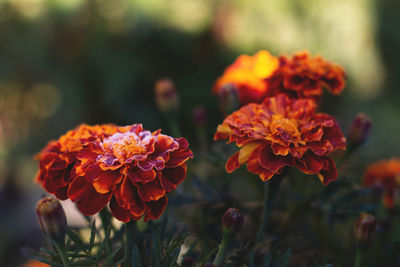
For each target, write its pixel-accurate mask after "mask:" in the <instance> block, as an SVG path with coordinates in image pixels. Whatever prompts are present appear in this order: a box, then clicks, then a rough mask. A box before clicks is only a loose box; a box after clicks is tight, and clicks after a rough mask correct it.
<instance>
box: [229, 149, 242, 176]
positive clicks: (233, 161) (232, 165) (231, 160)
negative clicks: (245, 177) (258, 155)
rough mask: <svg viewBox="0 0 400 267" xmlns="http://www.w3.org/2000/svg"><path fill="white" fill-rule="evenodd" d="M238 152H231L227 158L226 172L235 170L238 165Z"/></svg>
mask: <svg viewBox="0 0 400 267" xmlns="http://www.w3.org/2000/svg"><path fill="white" fill-rule="evenodd" d="M239 152H240V151H239ZM239 152H236V153H235V154H233V156H232V157H230V158H229V159H228V161H227V162H226V164H225V170H226V172H227V173H231V172H233V171H234V170H236V169H237V168H239V167H240V163H239Z"/></svg>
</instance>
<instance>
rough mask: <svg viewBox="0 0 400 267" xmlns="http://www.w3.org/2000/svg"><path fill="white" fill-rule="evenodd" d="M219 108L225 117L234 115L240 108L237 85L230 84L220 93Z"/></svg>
mask: <svg viewBox="0 0 400 267" xmlns="http://www.w3.org/2000/svg"><path fill="white" fill-rule="evenodd" d="M218 98H219V108H220V109H221V110H222V112H223V113H224V114H225V115H228V114H230V113H232V112H233V111H235V110H237V109H238V108H239V107H240V102H239V90H238V88H237V87H236V85H234V84H231V83H228V84H225V85H224V86H222V87H221V89H220V90H219V91H218Z"/></svg>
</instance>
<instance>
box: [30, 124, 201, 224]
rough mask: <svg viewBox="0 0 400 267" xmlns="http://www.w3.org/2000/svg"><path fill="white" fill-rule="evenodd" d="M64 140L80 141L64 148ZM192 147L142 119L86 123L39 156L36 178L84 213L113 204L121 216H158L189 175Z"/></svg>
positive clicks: (124, 217) (114, 211)
mask: <svg viewBox="0 0 400 267" xmlns="http://www.w3.org/2000/svg"><path fill="white" fill-rule="evenodd" d="M82 129H84V130H82ZM65 140H68V142H70V143H76V144H75V145H74V146H73V148H74V149H72V150H71V151H70V150H65V149H64V148H63V145H64V144H65ZM188 146H189V145H188V142H187V141H186V139H184V138H177V139H174V138H172V137H170V136H167V135H164V134H161V131H160V130H158V131H155V132H153V133H151V132H150V131H146V130H144V129H143V127H142V125H141V124H134V125H131V126H126V127H117V126H115V125H100V126H87V125H82V126H80V127H78V128H77V129H76V130H74V131H72V132H69V133H67V134H66V135H65V136H62V137H61V138H60V140H58V141H56V142H52V143H50V145H49V146H48V147H47V148H46V149H45V150H44V151H43V152H42V153H41V154H40V155H39V159H40V172H39V175H38V178H37V181H38V182H39V183H40V184H41V185H42V186H43V187H44V189H46V190H47V191H48V192H50V193H53V192H56V193H57V192H58V191H61V190H62V191H63V194H60V195H61V196H62V197H63V199H65V198H69V199H71V200H72V201H73V202H75V203H76V204H77V207H78V209H79V210H80V211H81V212H82V213H83V214H85V215H93V214H95V213H97V212H99V211H100V210H101V209H103V208H104V207H105V206H106V205H107V204H108V203H109V207H110V210H111V213H112V214H113V215H114V217H116V218H117V219H118V220H121V221H124V222H128V221H129V220H131V219H134V220H137V219H139V218H141V217H142V216H144V219H145V220H146V221H147V220H150V219H157V218H158V217H160V216H161V214H162V212H163V211H164V209H165V207H166V205H167V202H168V198H167V193H168V192H170V191H173V190H175V189H176V187H177V186H178V184H179V183H180V182H182V181H183V180H184V179H185V177H186V161H187V160H188V159H189V158H192V157H193V154H192V152H191V151H190V150H189V148H188ZM54 147H57V148H58V149H53V148H54ZM68 153H69V154H68ZM65 154H68V156H69V157H66V156H65ZM64 158H68V161H66V160H64ZM58 161H61V162H62V164H58ZM54 162H56V163H54ZM54 173H55V174H54ZM49 181H50V182H49ZM48 184H51V186H48ZM64 190H65V192H64ZM64 193H65V195H64ZM56 196H57V194H56ZM57 197H58V196H57Z"/></svg>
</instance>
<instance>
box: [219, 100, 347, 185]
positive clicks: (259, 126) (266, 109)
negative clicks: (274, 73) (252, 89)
mask: <svg viewBox="0 0 400 267" xmlns="http://www.w3.org/2000/svg"><path fill="white" fill-rule="evenodd" d="M315 108H316V104H315V103H314V101H312V100H307V99H299V100H296V99H289V98H288V97H287V96H286V95H282V94H281V95H278V96H276V97H271V98H266V99H265V100H264V101H263V103H262V104H254V103H253V104H248V105H247V106H244V107H242V108H241V109H240V110H238V111H236V112H234V113H232V114H231V115H230V116H228V117H227V118H226V119H225V121H224V122H223V123H222V124H221V125H219V126H218V128H217V132H216V133H215V136H214V140H222V139H228V143H230V142H236V145H237V146H238V147H240V150H239V152H237V153H236V154H234V155H233V156H232V157H230V159H229V160H228V161H227V162H226V165H225V169H226V171H227V172H229V173H231V172H232V171H234V170H235V169H237V168H239V167H240V166H241V165H242V164H244V163H246V162H247V169H248V171H250V172H252V173H255V174H258V175H259V176H260V178H261V180H263V181H266V180H268V179H270V178H271V177H272V176H273V175H275V174H278V173H281V172H282V170H283V168H284V167H285V166H296V167H297V168H299V169H300V170H301V171H303V172H304V173H307V174H317V175H318V177H319V179H320V180H321V182H322V183H323V184H328V183H329V182H330V181H332V180H334V179H336V177H337V170H336V166H335V163H334V161H333V160H332V159H331V158H330V157H329V156H328V154H329V153H330V152H332V151H334V150H336V149H345V146H346V140H345V138H344V136H343V134H342V132H341V131H340V127H339V125H338V123H337V122H336V120H335V119H334V118H333V117H331V116H329V115H326V114H322V113H315Z"/></svg>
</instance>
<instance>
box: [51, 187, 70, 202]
mask: <svg viewBox="0 0 400 267" xmlns="http://www.w3.org/2000/svg"><path fill="white" fill-rule="evenodd" d="M67 192H68V186H66V187H62V188H58V189H57V191H56V192H55V194H54V195H55V196H56V197H57V198H58V199H60V200H66V199H67V198H68V194H67Z"/></svg>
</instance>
